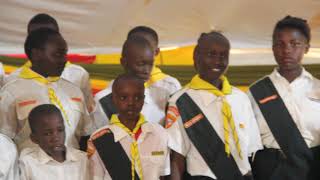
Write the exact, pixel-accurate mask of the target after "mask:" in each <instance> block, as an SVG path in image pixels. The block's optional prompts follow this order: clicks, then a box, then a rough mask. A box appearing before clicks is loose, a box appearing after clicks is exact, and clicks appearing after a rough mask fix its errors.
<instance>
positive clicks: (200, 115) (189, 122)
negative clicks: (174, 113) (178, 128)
mask: <svg viewBox="0 0 320 180" xmlns="http://www.w3.org/2000/svg"><path fill="white" fill-rule="evenodd" d="M203 117H204V116H203V114H198V115H196V116H195V117H193V118H192V119H190V120H188V121H187V122H185V123H184V124H183V126H184V127H185V128H189V127H190V126H192V125H194V124H195V123H197V122H198V121H200V120H201V119H202V118H203Z"/></svg>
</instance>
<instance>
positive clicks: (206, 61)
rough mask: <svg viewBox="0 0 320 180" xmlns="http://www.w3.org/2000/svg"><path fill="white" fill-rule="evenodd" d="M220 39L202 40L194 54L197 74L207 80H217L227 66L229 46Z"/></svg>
mask: <svg viewBox="0 0 320 180" xmlns="http://www.w3.org/2000/svg"><path fill="white" fill-rule="evenodd" d="M222 41H223V40H219V41H216V40H214V39H210V38H207V39H204V40H202V41H201V42H200V44H199V45H198V50H197V53H196V55H195V56H194V58H195V67H196V70H197V71H198V73H199V76H200V77H201V78H202V79H204V80H206V81H208V82H213V81H215V80H218V79H219V78H220V76H221V75H222V74H224V72H225V71H226V69H227V67H228V63H229V50H230V48H229V46H228V44H227V42H222Z"/></svg>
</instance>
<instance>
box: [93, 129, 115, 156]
mask: <svg viewBox="0 0 320 180" xmlns="http://www.w3.org/2000/svg"><path fill="white" fill-rule="evenodd" d="M107 133H111V130H110V129H109V128H102V129H100V130H98V131H96V132H95V133H94V134H92V135H91V137H90V139H89V140H88V148H87V155H88V157H89V158H90V157H91V156H92V155H93V154H94V153H95V152H96V147H95V146H94V144H93V142H92V141H94V140H96V139H98V138H99V137H101V136H103V135H105V134H107Z"/></svg>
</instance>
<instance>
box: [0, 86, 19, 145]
mask: <svg viewBox="0 0 320 180" xmlns="http://www.w3.org/2000/svg"><path fill="white" fill-rule="evenodd" d="M17 128H18V122H17V114H16V103H15V100H14V97H13V95H12V94H10V93H9V92H8V91H5V90H2V91H0V133H3V134H5V135H7V136H8V137H10V138H11V139H13V138H14V137H15V136H16V132H17Z"/></svg>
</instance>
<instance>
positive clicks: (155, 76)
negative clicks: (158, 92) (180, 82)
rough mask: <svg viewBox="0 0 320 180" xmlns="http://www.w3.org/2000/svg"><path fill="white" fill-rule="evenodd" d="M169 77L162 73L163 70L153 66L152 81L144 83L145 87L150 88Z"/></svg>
mask: <svg viewBox="0 0 320 180" xmlns="http://www.w3.org/2000/svg"><path fill="white" fill-rule="evenodd" d="M167 76H168V75H167V74H165V73H163V72H162V71H161V69H159V68H158V67H156V66H153V68H152V71H151V75H150V79H149V80H148V81H147V82H145V83H144V86H145V87H146V88H148V87H150V86H151V85H152V84H153V83H155V82H157V81H160V80H162V79H164V78H165V77H167Z"/></svg>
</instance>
